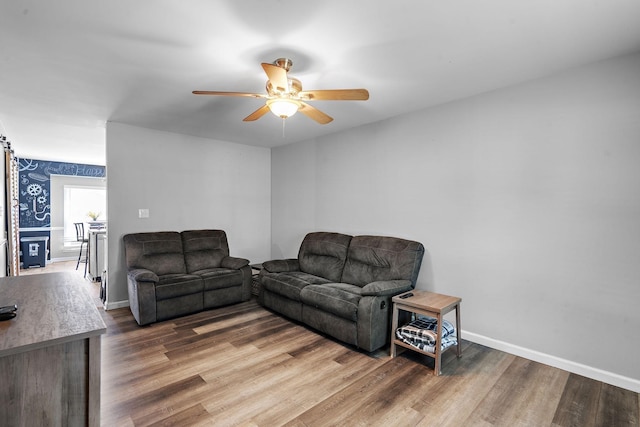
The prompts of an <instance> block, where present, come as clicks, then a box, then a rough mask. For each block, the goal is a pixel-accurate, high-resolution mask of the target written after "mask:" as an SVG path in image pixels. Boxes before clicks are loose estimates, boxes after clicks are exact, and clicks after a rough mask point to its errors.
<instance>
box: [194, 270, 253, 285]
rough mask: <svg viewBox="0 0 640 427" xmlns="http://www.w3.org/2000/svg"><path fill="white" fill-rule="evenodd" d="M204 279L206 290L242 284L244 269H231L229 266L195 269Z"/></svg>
mask: <svg viewBox="0 0 640 427" xmlns="http://www.w3.org/2000/svg"><path fill="white" fill-rule="evenodd" d="M193 274H196V275H198V276H200V277H202V280H204V290H205V291H210V290H212V289H222V288H230V287H232V286H240V285H242V278H243V277H242V271H240V270H231V269H229V268H210V269H207V270H199V271H194V272H193Z"/></svg>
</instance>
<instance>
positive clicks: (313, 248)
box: [298, 232, 351, 282]
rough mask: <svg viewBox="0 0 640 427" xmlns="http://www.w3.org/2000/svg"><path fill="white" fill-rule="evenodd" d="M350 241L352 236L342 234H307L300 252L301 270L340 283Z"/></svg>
mask: <svg viewBox="0 0 640 427" xmlns="http://www.w3.org/2000/svg"><path fill="white" fill-rule="evenodd" d="M350 241H351V236H348V235H346V234H340V233H326V232H316V233H309V234H307V235H306V236H305V238H304V240H303V241H302V244H301V245H300V250H299V251H298V262H299V264H300V270H302V271H304V272H305V273H309V274H313V275H315V276H320V277H324V278H325V279H328V280H329V281H331V282H340V278H341V277H342V270H343V269H344V265H345V260H346V258H347V250H348V249H349V242H350Z"/></svg>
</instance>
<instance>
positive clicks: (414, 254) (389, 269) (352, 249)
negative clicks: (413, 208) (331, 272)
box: [341, 236, 424, 287]
mask: <svg viewBox="0 0 640 427" xmlns="http://www.w3.org/2000/svg"><path fill="white" fill-rule="evenodd" d="M423 255H424V246H422V244H421V243H419V242H415V241H412V240H405V239H400V238H397V237H386V236H355V237H354V238H353V239H351V244H350V245H349V252H348V254H347V260H346V264H345V266H344V272H343V274H342V280H341V281H342V282H346V283H353V284H354V285H358V286H365V285H366V284H368V283H371V282H375V281H383V280H410V281H411V286H412V287H415V283H416V280H417V278H418V272H419V271H420V265H421V263H422V257H423Z"/></svg>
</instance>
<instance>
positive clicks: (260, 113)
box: [242, 104, 269, 122]
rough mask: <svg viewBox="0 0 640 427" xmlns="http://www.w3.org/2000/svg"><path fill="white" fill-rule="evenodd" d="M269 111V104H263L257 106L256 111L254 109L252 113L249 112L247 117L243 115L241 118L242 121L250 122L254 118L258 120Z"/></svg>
mask: <svg viewBox="0 0 640 427" xmlns="http://www.w3.org/2000/svg"><path fill="white" fill-rule="evenodd" d="M268 112H269V106H267V105H266V104H265V105H263V106H262V107H260V108H258V109H257V110H256V111H254V112H253V113H251V114H249V115H248V116H247V117H245V118H244V119H242V121H243V122H252V121H254V120H258V119H259V118H260V117H262V116H264V115H265V114H267V113H268Z"/></svg>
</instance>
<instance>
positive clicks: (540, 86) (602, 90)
mask: <svg viewBox="0 0 640 427" xmlns="http://www.w3.org/2000/svg"><path fill="white" fill-rule="evenodd" d="M372 96H375V94H372ZM336 120H340V118H339V117H338V118H336ZM272 171H273V174H272V230H273V235H272V255H273V257H274V258H281V257H295V256H296V254H297V250H298V247H299V244H300V241H301V240H302V238H303V236H304V234H305V233H306V232H309V231H315V230H324V231H339V232H345V233H349V234H364V233H372V234H383V235H395V236H399V237H405V238H410V239H415V240H418V241H421V242H422V243H423V244H424V245H425V246H426V248H427V249H428V251H429V252H430V256H429V255H428V257H427V264H426V265H425V266H423V269H422V270H421V274H420V277H419V279H418V287H419V288H424V289H429V290H432V291H436V292H440V293H446V294H452V295H456V296H460V297H462V300H463V302H462V326H463V328H462V329H463V330H464V335H463V336H464V337H465V338H467V339H470V340H472V341H477V342H481V343H484V344H487V345H490V346H493V347H495V348H501V349H505V350H507V351H511V352H513V353H516V354H518V353H519V354H521V355H524V356H526V357H529V358H532V359H534V360H540V361H543V362H545V363H549V364H552V365H555V366H559V367H562V368H564V369H568V370H570V371H573V372H578V373H582V374H584V375H587V376H591V377H593V378H597V379H601V380H603V381H607V382H610V383H614V384H617V385H621V386H623V387H626V388H630V389H633V390H635V391H640V364H639V363H638V361H637V360H638V354H640V342H639V341H638V340H637V336H638V331H639V330H640V314H639V313H640V310H639V309H638V305H639V304H638V303H639V302H640V54H637V55H632V56H627V57H621V58H617V59H613V60H609V61H605V62H602V63H598V64H593V65H590V66H587V67H582V68H579V69H574V70H570V71H568V72H564V73H562V74H558V75H556V76H551V77H548V78H545V79H541V80H537V81H534V82H530V83H528V84H523V85H519V86H516V87H513V88H508V89H504V90H499V91H496V92H492V93H488V94H485V95H482V96H478V97H475V98H471V99H466V100H462V101H459V102H455V103H451V104H448V105H443V106H439V107H437V108H432V109H429V110H424V111H420V112H416V113H413V114H407V115H405V116H402V117H398V118H394V119H391V120H388V121H385V122H379V123H374V124H371V125H368V126H364V127H361V128H358V129H354V130H351V131H348V132H343V133H339V134H335V135H333V136H329V137H324V138H319V139H317V140H312V141H307V142H304V143H299V144H294V145H290V146H285V147H280V148H277V149H274V150H273V151H272Z"/></svg>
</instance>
